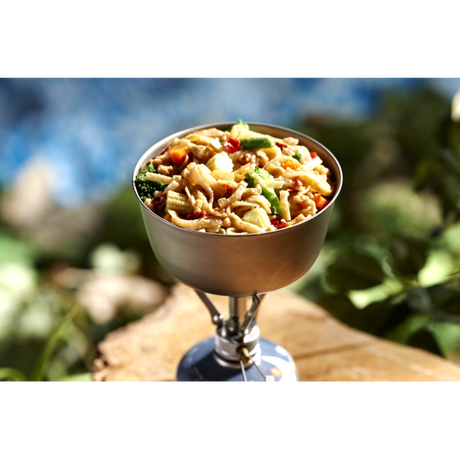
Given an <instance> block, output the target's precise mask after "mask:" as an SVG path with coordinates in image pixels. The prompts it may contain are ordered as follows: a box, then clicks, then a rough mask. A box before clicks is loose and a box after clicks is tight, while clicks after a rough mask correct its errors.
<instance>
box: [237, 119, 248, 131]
mask: <svg viewBox="0 0 460 460" xmlns="http://www.w3.org/2000/svg"><path fill="white" fill-rule="evenodd" d="M236 124H237V125H241V126H242V127H243V128H245V129H249V125H248V124H247V123H243V121H242V120H238V121H237V122H236Z"/></svg>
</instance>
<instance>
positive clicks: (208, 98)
mask: <svg viewBox="0 0 460 460" xmlns="http://www.w3.org/2000/svg"><path fill="white" fill-rule="evenodd" d="M420 87H431V88H433V89H435V90H436V91H439V92H440V93H441V94H443V95H445V96H446V97H452V96H453V95H454V94H455V92H456V91H458V89H459V87H460V79H284V78H283V79H226V78H217V79H190V78H189V79H180V78H174V79H13V80H5V79H3V80H0V186H3V187H5V188H7V187H8V186H10V185H11V184H12V182H13V181H14V179H15V177H16V175H17V173H18V171H19V170H20V169H21V168H22V167H23V166H24V165H25V164H26V163H27V162H28V161H30V160H31V159H38V158H39V159H41V160H42V164H46V165H47V167H48V168H49V171H50V173H51V176H52V177H53V180H52V183H51V187H52V190H51V192H52V197H53V199H54V200H55V202H56V203H57V204H59V205H61V206H79V205H81V204H82V203H84V202H88V201H92V200H100V199H104V197H106V196H107V195H108V194H111V193H112V192H113V191H115V190H116V189H117V188H118V187H119V186H120V184H123V183H126V182H127V181H129V180H130V176H131V173H132V170H133V167H134V164H135V163H136V160H137V159H138V157H139V156H140V155H141V154H142V153H143V152H144V151H145V150H146V149H147V148H148V147H149V146H150V145H152V144H153V143H155V142H156V141H158V140H160V139H161V138H162V137H164V136H166V135H168V134H171V133H173V132H176V131H179V130H180V129H185V128H188V127H190V126H196V125H200V124H204V123H213V122H217V121H233V120H237V119H239V118H242V119H244V120H247V121H259V122H263V123H273V124H278V125H282V126H287V127H294V126H296V124H298V121H299V120H301V119H305V118H307V117H308V116H310V115H312V114H315V115H323V116H328V117H332V118H349V119H353V118H358V119H359V118H365V117H369V116H371V115H372V114H373V112H374V111H375V110H376V108H377V107H378V106H379V103H380V101H381V99H382V97H383V96H384V95H385V94H386V93H387V92H388V91H389V90H392V89H394V90H404V91H406V92H411V91H415V90H416V89H417V88H420Z"/></svg>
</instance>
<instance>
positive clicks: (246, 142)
mask: <svg viewBox="0 0 460 460" xmlns="http://www.w3.org/2000/svg"><path fill="white" fill-rule="evenodd" d="M274 145H275V143H274V142H273V141H272V140H271V139H270V138H269V137H265V136H261V137H248V138H246V139H241V147H242V148H243V149H248V150H251V149H268V148H270V147H273V146H274Z"/></svg>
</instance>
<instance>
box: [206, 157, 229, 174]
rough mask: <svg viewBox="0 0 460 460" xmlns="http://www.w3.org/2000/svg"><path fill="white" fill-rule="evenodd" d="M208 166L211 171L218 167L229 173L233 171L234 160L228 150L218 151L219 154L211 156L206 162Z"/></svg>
mask: <svg viewBox="0 0 460 460" xmlns="http://www.w3.org/2000/svg"><path fill="white" fill-rule="evenodd" d="M206 166H207V167H208V168H209V169H210V170H211V171H215V170H217V169H219V170H221V171H224V172H228V173H231V172H232V171H233V161H232V160H231V158H230V157H229V156H228V155H227V153H226V152H222V153H218V154H217V155H214V156H213V157H211V158H210V160H209V161H208V162H207V163H206Z"/></svg>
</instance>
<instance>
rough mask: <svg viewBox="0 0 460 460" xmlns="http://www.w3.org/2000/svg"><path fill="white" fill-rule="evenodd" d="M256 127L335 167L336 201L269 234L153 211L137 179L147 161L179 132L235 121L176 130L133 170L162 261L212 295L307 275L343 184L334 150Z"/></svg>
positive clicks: (246, 291)
mask: <svg viewBox="0 0 460 460" xmlns="http://www.w3.org/2000/svg"><path fill="white" fill-rule="evenodd" d="M248 123H249V125H250V126H251V129H252V130H254V131H257V132H260V133H263V134H268V135H271V136H274V137H277V138H281V139H282V138H285V137H295V138H297V139H299V143H300V144H303V145H305V146H306V147H307V148H308V149H309V150H310V151H315V152H317V153H318V155H319V156H320V157H321V159H322V160H323V163H324V165H325V166H326V167H327V168H328V169H329V170H330V171H331V174H332V177H333V179H334V180H335V183H336V190H335V193H334V195H333V197H332V199H331V202H330V204H329V205H328V206H326V207H325V208H324V209H323V210H322V211H320V212H319V213H317V214H316V215H315V216H314V217H312V218H310V219H308V220H306V221H304V222H301V223H299V224H297V225H294V226H292V227H286V228H283V229H280V230H276V231H273V232H268V233H259V234H243V235H238V234H235V235H223V234H214V233H204V232H197V231H195V230H188V229H184V228H181V227H178V226H176V225H174V224H172V223H170V222H168V221H166V220H164V219H163V218H161V217H159V216H158V215H156V214H155V213H154V212H152V211H151V210H150V209H149V208H148V207H147V206H145V205H144V203H143V202H142V200H141V199H140V197H139V195H138V193H137V190H136V187H135V183H134V181H135V179H136V177H137V175H138V172H139V170H140V169H142V168H143V167H144V165H145V163H146V162H147V160H149V159H151V158H154V157H155V156H157V155H158V154H160V153H161V152H162V151H163V150H164V149H165V148H166V147H167V146H168V145H169V144H170V143H171V142H172V140H173V139H174V138H176V137H179V138H180V137H184V136H186V135H187V134H190V133H192V132H195V131H198V130H201V129H205V128H210V127H217V128H219V129H225V128H227V127H230V126H231V125H232V124H233V123H232V122H223V123H212V124H208V125H202V126H196V127H193V128H189V129H186V130H184V131H180V132H177V133H175V134H171V135H170V136H168V137H166V138H164V139H162V140H161V141H159V142H157V143H156V144H155V145H153V146H152V147H151V148H149V149H148V150H147V151H146V152H145V153H144V155H142V157H141V158H140V159H139V161H138V162H137V164H136V167H135V168H134V172H133V188H134V193H135V195H136V196H137V198H138V200H139V204H140V207H141V211H142V216H143V219H144V222H145V227H146V230H147V233H148V237H149V240H150V244H151V246H152V249H153V252H154V254H155V256H156V258H157V260H158V262H159V263H160V264H161V265H162V266H163V268H164V269H165V270H167V271H168V272H169V273H170V274H171V275H172V276H173V277H174V278H175V279H176V280H177V281H180V282H181V283H183V284H185V285H187V286H189V287H191V288H193V289H195V290H198V291H202V292H206V293H209V294H216V295H223V296H230V297H242V296H251V295H254V294H263V293H266V292H270V291H275V290H277V289H280V288H283V287H285V286H287V285H289V284H291V283H293V282H294V281H296V280H297V279H299V278H300V277H301V276H302V275H304V274H305V273H306V272H307V271H308V270H309V269H310V267H311V266H312V265H313V263H314V262H315V260H316V258H317V257H318V254H319V252H320V250H321V246H322V244H323V242H324V239H325V237H326V233H327V228H328V225H329V220H330V217H331V214H332V209H333V207H334V202H335V200H336V199H337V197H338V195H339V193H340V189H341V187H342V171H341V168H340V165H339V163H338V161H337V160H336V158H335V157H334V155H333V154H332V153H331V152H330V151H329V150H328V149H327V148H326V147H324V146H323V145H322V144H320V143H319V142H317V141H316V140H314V139H312V138H311V137H309V136H306V135H305V134H302V133H300V132H297V131H294V130H291V129H287V128H283V127H280V126H275V125H270V124H263V123H251V122H248Z"/></svg>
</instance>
